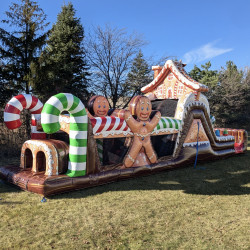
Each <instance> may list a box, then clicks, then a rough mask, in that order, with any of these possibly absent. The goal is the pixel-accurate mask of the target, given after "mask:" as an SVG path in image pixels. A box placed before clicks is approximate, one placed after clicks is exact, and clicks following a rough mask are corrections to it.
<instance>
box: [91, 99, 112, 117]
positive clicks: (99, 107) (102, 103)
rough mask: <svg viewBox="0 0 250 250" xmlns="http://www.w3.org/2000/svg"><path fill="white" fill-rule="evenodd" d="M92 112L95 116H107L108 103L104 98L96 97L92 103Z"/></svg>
mask: <svg viewBox="0 0 250 250" xmlns="http://www.w3.org/2000/svg"><path fill="white" fill-rule="evenodd" d="M93 111H94V114H95V116H99V117H104V116H107V114H108V111H109V103H108V101H107V99H106V98H105V97H104V96H97V97H96V98H95V100H94V103H93Z"/></svg>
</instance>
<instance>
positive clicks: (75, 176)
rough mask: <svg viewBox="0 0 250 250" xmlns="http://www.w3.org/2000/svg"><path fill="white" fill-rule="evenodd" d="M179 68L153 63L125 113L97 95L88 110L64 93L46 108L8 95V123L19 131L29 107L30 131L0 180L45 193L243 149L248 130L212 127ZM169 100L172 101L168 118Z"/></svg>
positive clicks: (201, 99) (194, 86) (196, 87)
mask: <svg viewBox="0 0 250 250" xmlns="http://www.w3.org/2000/svg"><path fill="white" fill-rule="evenodd" d="M184 66H185V65H184V64H182V63H181V62H174V61H167V62H166V64H165V65H164V66H163V67H160V66H156V67H153V69H154V71H155V79H154V80H153V81H152V82H151V83H149V84H148V85H147V86H144V87H143V88H142V92H143V93H144V94H145V96H136V97H134V98H133V99H132V100H131V102H130V104H129V107H128V109H125V110H121V109H113V110H111V109H109V105H108V101H107V99H106V98H105V97H102V96H94V97H92V98H91V99H90V100H89V102H88V105H87V107H86V108H85V106H84V105H83V104H82V102H81V101H80V99H79V98H77V97H75V96H73V95H72V94H70V93H60V94H57V95H55V96H52V97H51V98H50V99H49V100H48V101H47V102H46V103H45V104H44V106H43V104H42V103H41V102H40V101H39V100H38V99H37V98H36V97H34V96H31V95H19V96H16V97H13V98H12V99H11V100H10V101H9V102H8V103H7V105H6V108H5V112H4V121H5V124H6V126H7V127H8V128H9V129H15V128H18V127H19V126H20V125H21V121H20V112H21V111H22V110H23V109H28V110H30V112H31V115H32V121H31V128H32V129H31V131H32V134H31V140H28V141H26V142H24V144H23V146H22V149H21V159H20V166H2V167H1V168H0V177H1V178H3V179H4V180H6V181H8V182H10V183H13V184H15V185H17V186H19V187H20V188H22V189H24V190H28V191H31V192H36V193H39V194H42V195H44V196H49V195H54V194H57V193H61V192H66V191H71V190H76V189H81V188H86V187H91V186H96V185H101V184H104V183H109V182H113V181H118V180H121V179H126V178H131V177H136V176H140V175H146V174H151V173H154V172H159V171H164V170H168V169H172V168H178V167H181V166H187V165H190V164H194V161H195V159H196V156H197V155H198V161H207V160H217V159H221V157H228V156H231V155H234V154H238V153H244V152H245V151H246V148H247V132H246V131H245V130H241V129H229V128H227V129H225V128H214V127H213V123H214V119H211V117H212V116H211V114H210V109H209V103H208V101H207V98H206V97H205V96H204V95H203V94H202V92H204V91H208V88H207V87H206V86H205V85H203V84H200V83H198V82H196V81H194V80H193V79H191V78H190V76H188V74H187V73H186V72H185V70H184ZM174 100H176V102H174ZM168 101H169V103H170V101H171V105H172V104H174V103H176V107H175V110H174V113H173V114H172V116H171V117H169V116H168V114H169V113H168ZM152 104H153V106H154V107H156V109H155V110H152ZM171 107H174V106H173V105H172V106H171ZM64 111H67V113H68V114H62V113H63V112H64ZM197 149H198V150H197Z"/></svg>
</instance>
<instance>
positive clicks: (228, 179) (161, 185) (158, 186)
mask: <svg viewBox="0 0 250 250" xmlns="http://www.w3.org/2000/svg"><path fill="white" fill-rule="evenodd" d="M200 167H204V168H205V169H204V170H203V169H199V168H200ZM131 190H183V192H185V193H187V194H196V195H246V194H250V151H249V150H248V151H247V153H245V154H240V155H236V156H234V157H230V158H228V159H225V160H220V161H215V162H207V163H200V164H198V165H197V169H195V168H194V167H192V166H189V167H187V168H181V169H175V170H172V171H165V172H162V173H158V174H154V175H150V176H145V177H137V178H133V179H127V180H124V181H119V182H114V183H110V184H105V185H102V186H97V187H92V188H87V189H82V190H79V191H72V192H69V193H65V194H58V195H56V196H52V197H50V199H62V198H69V199H71V198H84V197H88V196H92V195H97V194H102V193H105V192H113V191H131ZM20 191H21V190H20V189H18V188H17V187H15V186H13V185H10V184H7V183H5V182H3V181H1V180H0V194H1V193H8V192H20Z"/></svg>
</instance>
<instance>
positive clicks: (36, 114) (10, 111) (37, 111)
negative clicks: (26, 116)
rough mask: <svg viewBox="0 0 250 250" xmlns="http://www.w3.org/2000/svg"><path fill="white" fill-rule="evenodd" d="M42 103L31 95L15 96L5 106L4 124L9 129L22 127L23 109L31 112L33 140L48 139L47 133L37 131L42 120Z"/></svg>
mask: <svg viewBox="0 0 250 250" xmlns="http://www.w3.org/2000/svg"><path fill="white" fill-rule="evenodd" d="M42 108H43V104H42V102H41V101H40V100H39V99H38V98H37V97H35V96H32V95H30V94H21V95H17V96H14V97H13V98H12V99H11V100H10V101H9V102H8V103H7V104H6V106H5V110H4V123H5V125H6V126H7V128H8V129H16V128H19V127H20V126H21V125H22V122H21V119H20V113H21V111H22V110H23V109H28V110H30V112H31V139H46V133H44V132H39V131H37V128H36V125H37V121H38V120H41V111H42Z"/></svg>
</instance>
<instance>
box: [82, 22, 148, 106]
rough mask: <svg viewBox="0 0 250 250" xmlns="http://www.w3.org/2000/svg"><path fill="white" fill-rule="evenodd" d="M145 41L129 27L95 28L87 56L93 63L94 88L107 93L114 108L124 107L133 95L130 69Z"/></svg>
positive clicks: (98, 92)
mask: <svg viewBox="0 0 250 250" xmlns="http://www.w3.org/2000/svg"><path fill="white" fill-rule="evenodd" d="M144 44H145V42H144V41H143V40H142V39H141V38H140V36H138V35H137V34H132V35H129V34H128V33H127V32H126V30H125V29H118V28H112V27H110V26H108V25H106V26H105V28H101V27H100V26H98V27H96V28H93V32H92V34H90V35H89V40H88V42H87V48H86V49H87V52H86V54H87V57H88V60H89V65H90V66H91V73H92V84H91V91H93V92H94V93H96V94H102V95H104V96H105V97H106V98H107V99H108V100H109V104H110V106H111V107H113V108H114V107H121V106H123V104H124V103H125V102H126V101H127V99H128V95H129V89H130V88H129V83H128V81H126V79H127V74H128V71H129V70H130V67H131V65H132V62H133V59H134V58H135V55H136V54H137V53H138V51H139V50H140V48H141V47H142V46H143V45H144Z"/></svg>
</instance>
